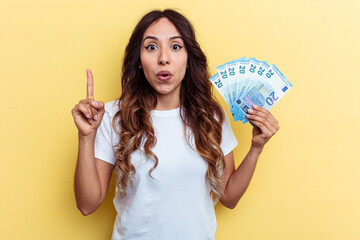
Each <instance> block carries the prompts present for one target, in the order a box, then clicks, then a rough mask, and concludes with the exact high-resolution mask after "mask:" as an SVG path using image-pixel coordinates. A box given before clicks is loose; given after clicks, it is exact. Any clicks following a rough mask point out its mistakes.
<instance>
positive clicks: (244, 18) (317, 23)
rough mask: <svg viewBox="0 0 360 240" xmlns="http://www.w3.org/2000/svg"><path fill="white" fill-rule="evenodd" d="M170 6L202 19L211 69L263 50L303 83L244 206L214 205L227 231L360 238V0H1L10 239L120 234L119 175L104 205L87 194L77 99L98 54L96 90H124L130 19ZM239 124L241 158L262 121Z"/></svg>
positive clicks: (2, 202)
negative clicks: (81, 206)
mask: <svg viewBox="0 0 360 240" xmlns="http://www.w3.org/2000/svg"><path fill="white" fill-rule="evenodd" d="M167 7H171V8H175V9H177V10H179V11H180V12H182V13H183V14H185V15H186V16H187V17H188V18H189V19H190V20H191V22H192V23H193V24H194V27H195V29H196V32H197V37H198V41H199V43H200V45H201V47H202V49H203V50H204V52H205V53H206V55H207V56H208V60H209V66H210V67H211V70H212V73H214V72H215V67H216V66H218V65H220V64H222V63H225V62H226V61H229V60H232V59H236V58H240V57H242V56H247V57H256V58H257V59H259V60H266V61H268V62H269V63H270V64H272V63H274V64H276V65H277V66H278V68H279V69H280V70H281V71H282V72H283V73H284V75H285V76H286V77H287V78H288V79H289V81H290V82H291V83H292V84H293V85H294V88H293V89H292V90H290V91H289V92H288V94H287V95H286V96H285V97H284V98H283V99H282V100H281V101H280V103H279V104H278V105H277V106H276V107H275V108H274V109H273V110H272V113H273V114H274V116H275V117H276V118H277V119H278V120H279V123H280V131H279V132H278V133H277V134H276V135H275V136H274V137H273V139H271V141H270V142H269V143H268V144H267V146H266V148H265V150H264V152H263V154H262V156H261V158H260V160H259V162H258V165H257V169H256V171H255V175H254V177H253V179H252V182H251V183H250V187H249V189H248V190H247V192H246V193H245V195H244V196H243V198H242V199H241V200H240V202H239V204H238V205H237V207H236V208H235V209H234V210H229V209H226V208H225V207H223V206H221V205H220V204H219V205H217V206H216V214H217V221H218V228H217V233H216V239H217V240H226V239H327V240H330V239H360V228H359V223H360V186H359V185H360V184H359V183H360V175H359V170H360V163H359V156H360V144H359V143H360V141H359V137H360V131H359V130H360V128H359V123H360V112H359V101H358V98H359V94H360V93H359V88H360V83H359V81H360V80H359V77H358V75H359V74H358V73H357V71H359V65H360V58H359V54H360V51H359V50H360V47H359V46H360V20H359V17H358V14H359V12H360V4H359V1H357V0H343V1H334V0H327V1H320V0H302V1H295V0H274V1H265V0H259V1H250V0H247V1H245V0H242V1H236V0H232V1H230V0H222V1H195V0H183V1H179V0H178V1H165V0H163V1H160V0H153V1H114V0H112V1H92V0H87V1H84V0H81V1H80V0H79V1H76V0H75V1H74V0H63V1H45V0H32V1H25V0H12V1H10V0H7V1H4V0H3V1H1V2H0V81H1V84H0V89H1V94H0V103H1V116H0V119H1V120H0V121H1V124H0V133H1V138H0V147H1V149H0V150H1V151H0V189H1V196H0V239H4V240H5V239H69V240H70V239H87V240H91V239H96V240H98V239H110V236H111V232H112V227H113V221H114V217H115V209H114V207H113V205H112V198H113V195H114V190H113V189H114V187H115V185H114V181H113V182H112V185H111V186H110V188H111V190H110V191H109V193H108V195H107V198H106V200H105V202H104V203H103V205H102V206H101V207H100V208H99V209H98V210H97V212H95V213H94V214H92V215H90V216H88V217H83V216H82V215H81V214H80V212H79V211H78V210H77V208H76V204H75V198H74V193H73V177H74V169H75V163H76V155H77V130H76V128H75V125H74V123H73V120H72V116H71V113H70V110H71V109H72V108H73V106H74V105H75V104H76V103H77V102H78V101H79V100H80V99H83V98H85V96H86V75H85V69H86V68H91V69H92V71H93V74H94V79H95V98H96V99H98V100H102V101H105V102H107V101H110V100H113V99H116V98H118V97H119V96H120V92H121V88H120V66H121V60H122V56H123V52H124V48H125V45H126V43H127V41H128V39H129V36H130V33H131V30H132V29H133V27H134V26H135V24H136V22H137V21H138V20H139V19H140V17H141V16H142V15H143V14H144V13H145V12H147V11H148V10H150V9H153V8H167ZM217 96H218V97H219V98H220V96H219V95H217ZM223 106H224V107H225V108H226V110H227V111H228V110H229V108H228V107H227V106H225V102H224V101H223ZM231 125H232V128H233V130H234V132H235V134H236V137H237V139H238V141H239V146H238V147H237V148H236V149H235V158H236V164H237V165H238V164H240V162H241V161H242V159H243V157H244V155H245V154H246V152H247V150H248V148H249V144H250V139H251V126H250V125H249V124H247V125H242V124H241V123H239V122H233V121H231ZM113 177H114V176H113ZM113 180H114V178H113ZM189 197H191V196H189Z"/></svg>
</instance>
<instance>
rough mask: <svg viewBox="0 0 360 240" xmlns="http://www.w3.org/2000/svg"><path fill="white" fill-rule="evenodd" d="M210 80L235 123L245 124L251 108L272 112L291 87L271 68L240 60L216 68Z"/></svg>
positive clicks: (250, 60)
mask: <svg viewBox="0 0 360 240" xmlns="http://www.w3.org/2000/svg"><path fill="white" fill-rule="evenodd" d="M216 70H217V73H216V74H214V75H213V76H212V77H211V78H210V82H211V83H212V84H213V86H214V87H215V89H216V90H217V91H218V92H219V93H220V95H221V96H222V97H223V98H224V99H225V101H226V102H227V104H228V105H229V106H230V112H231V113H232V115H233V118H234V121H241V122H242V123H243V124H245V123H247V122H248V119H247V118H246V113H247V111H248V109H250V108H252V106H253V105H258V106H261V107H263V108H265V109H266V110H269V111H270V110H271V108H272V107H273V106H274V105H275V104H276V103H277V102H278V101H279V100H280V99H281V98H282V97H283V96H284V95H285V94H286V93H287V92H288V91H289V90H290V89H291V88H292V87H293V85H292V84H291V83H290V82H289V81H288V80H287V78H286V77H285V76H284V75H283V74H282V72H281V71H280V70H279V69H278V68H277V67H276V66H275V65H274V64H272V65H271V66H270V65H268V63H267V62H265V61H259V60H256V59H255V58H246V57H242V58H240V59H237V60H233V61H230V62H226V63H225V64H222V65H220V66H218V67H216Z"/></svg>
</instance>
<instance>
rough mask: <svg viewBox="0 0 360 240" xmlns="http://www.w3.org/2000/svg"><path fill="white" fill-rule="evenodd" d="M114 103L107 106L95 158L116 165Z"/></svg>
mask: <svg viewBox="0 0 360 240" xmlns="http://www.w3.org/2000/svg"><path fill="white" fill-rule="evenodd" d="M114 106H115V104H114V101H112V102H109V103H106V104H105V113H104V116H103V119H102V121H101V124H100V126H99V127H98V129H97V132H96V137H95V158H97V159H100V160H103V161H105V162H108V163H111V164H113V165H115V163H116V158H115V149H114V146H115V145H116V143H115V142H114V135H115V134H117V133H116V132H115V131H114V130H113V127H112V119H113V117H114Z"/></svg>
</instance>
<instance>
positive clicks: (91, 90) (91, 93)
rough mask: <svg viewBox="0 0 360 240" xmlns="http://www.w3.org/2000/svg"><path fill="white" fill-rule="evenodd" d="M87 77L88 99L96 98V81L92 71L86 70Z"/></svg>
mask: <svg viewBox="0 0 360 240" xmlns="http://www.w3.org/2000/svg"><path fill="white" fill-rule="evenodd" d="M86 76H87V98H94V79H93V75H92V72H91V70H90V69H86Z"/></svg>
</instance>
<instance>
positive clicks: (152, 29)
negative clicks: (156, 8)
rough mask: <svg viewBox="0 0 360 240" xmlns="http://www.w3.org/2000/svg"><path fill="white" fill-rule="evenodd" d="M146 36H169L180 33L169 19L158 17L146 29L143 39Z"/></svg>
mask: <svg viewBox="0 0 360 240" xmlns="http://www.w3.org/2000/svg"><path fill="white" fill-rule="evenodd" d="M147 36H154V37H157V38H170V37H173V36H181V34H180V33H179V31H178V30H177V28H176V27H175V25H174V24H173V23H172V22H171V21H170V20H169V19H167V18H160V19H159V20H157V21H156V22H154V23H152V24H151V25H150V26H149V27H148V28H147V29H146V31H145V32H144V36H143V39H144V38H145V37H147Z"/></svg>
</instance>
